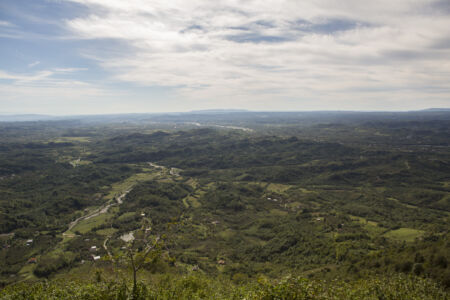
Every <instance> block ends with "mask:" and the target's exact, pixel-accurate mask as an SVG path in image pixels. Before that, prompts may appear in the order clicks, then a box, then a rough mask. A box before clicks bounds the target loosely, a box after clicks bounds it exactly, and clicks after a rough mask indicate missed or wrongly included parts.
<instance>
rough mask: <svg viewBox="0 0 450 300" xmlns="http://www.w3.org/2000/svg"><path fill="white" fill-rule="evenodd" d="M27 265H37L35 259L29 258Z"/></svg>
mask: <svg viewBox="0 0 450 300" xmlns="http://www.w3.org/2000/svg"><path fill="white" fill-rule="evenodd" d="M28 263H29V264H35V263H37V259H36V257H32V258H30V259H29V260H28Z"/></svg>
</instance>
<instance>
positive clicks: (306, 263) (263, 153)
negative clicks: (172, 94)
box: [0, 112, 450, 299]
mask: <svg viewBox="0 0 450 300" xmlns="http://www.w3.org/2000/svg"><path fill="white" fill-rule="evenodd" d="M147 118H149V117H148V116H147ZM114 120H115V119H114ZM199 123H201V124H199ZM199 126H200V128H198V127H199ZM448 128H450V114H449V113H448V112H447V113H444V112H439V113H436V112H429V113H426V112H423V113H411V114H404V115H399V114H366V115H364V114H349V113H343V114H342V115H341V116H339V114H330V115H326V114H319V115H314V114H310V115H308V114H293V113H286V114H285V115H284V116H283V115H282V114H279V113H273V114H270V113H264V114H263V113H260V114H259V115H258V114H257V113H235V114H226V113H220V114H215V115H214V114H204V115H202V114H192V115H186V116H153V117H151V118H150V119H146V118H145V116H139V120H133V122H128V123H127V122H126V123H113V122H111V120H107V122H97V123H93V122H92V121H86V120H83V119H82V120H75V121H74V120H71V121H41V122H16V123H0V136H1V139H0V243H1V246H2V249H1V250H0V280H1V285H2V286H4V287H5V289H4V290H3V292H2V293H3V294H0V295H1V296H2V297H5V298H8V297H10V298H11V299H17V298H19V297H23V298H24V299H28V298H30V297H31V295H34V297H35V298H36V299H42V298H45V297H47V298H49V299H51V297H55V296H49V295H61V296H60V297H66V296H67V295H69V294H70V295H76V296H74V297H75V299H76V297H78V298H80V299H85V298H87V299H96V298H102V299H110V298H111V299H116V298H118V299H126V297H128V296H129V295H130V293H131V294H133V293H138V292H139V293H141V294H140V295H141V296H142V297H143V299H144V298H149V299H152V298H158V297H159V298H162V299H165V298H167V299H169V298H170V295H172V297H175V298H176V297H178V298H180V297H181V298H182V297H184V298H186V299H192V298H195V297H197V298H213V297H216V296H217V298H233V297H234V298H245V297H246V298H250V299H251V298H255V299H273V298H277V297H278V298H282V297H285V298H286V297H287V298H295V297H297V299H308V297H313V298H314V297H315V298H318V299H348V298H349V297H350V298H352V297H353V298H358V297H359V298H367V299H379V298H380V297H381V298H380V299H414V298H416V299H426V297H428V298H429V299H440V298H441V299H446V298H445V297H448V294H447V291H448V288H450V266H449V262H450V251H449V248H450V236H449V232H448V230H449V225H448V224H449V214H450V193H449V189H450V152H449V148H448V147H449V145H448V142H449V139H448V138H449V136H448ZM93 246H95V248H92V247H93ZM147 250H148V253H147V254H148V255H147V254H145V257H144V255H143V253H144V252H146V251H147ZM94 256H96V257H99V258H100V259H96V260H95V261H94V260H93V258H92V257H94ZM130 257H131V258H133V259H131V258H130ZM132 263H133V264H136V265H135V266H134V267H135V268H134V269H135V270H137V269H139V271H138V272H136V273H137V276H138V281H143V282H144V283H142V284H140V285H137V286H135V288H134V289H133V288H131V286H132V284H131V283H129V282H130V280H131V279H130V278H132V276H131V274H132V273H130V266H131V264H132ZM138 265H139V268H137V266H138ZM141 267H142V268H141ZM83 274H91V275H90V276H91V281H83V280H82V279H84V278H85V275H83ZM402 274H403V275H402ZM130 276H131V277H130ZM214 278H220V279H214ZM282 278H285V279H282ZM286 278H291V279H286ZM299 278H303V279H299ZM305 278H308V279H305ZM421 278H427V279H421ZM43 279H50V282H47V281H46V283H41V281H42V280H43ZM281 279H282V280H281ZM334 279H336V280H338V281H333V280H334ZM68 280H73V281H74V283H71V284H69V283H67V282H68ZM280 280H281V281H280ZM24 281H25V282H36V283H35V285H33V287H32V288H31V289H28V290H26V289H24V286H23V285H21V284H17V283H18V282H24ZM97 281H98V282H97ZM94 282H95V283H94ZM228 283H229V284H228ZM64 293H66V294H64ZM171 293H172V294H171ZM216 293H217V294H216ZM277 293H278V294H277ZM311 293H313V294H311ZM396 293H397V294H396ZM19 295H22V296H19ZM83 295H85V296H83ZM86 295H88V296H86ZM127 295H128V296H127ZM144 295H145V296H144ZM424 295H427V296H426V297H425V296H424ZM135 296H136V295H135ZM83 297H84V298H83ZM89 297H91V298H89ZM121 297H122V298H121ZM164 297H165V298H164ZM376 297H378V298H376ZM383 297H384V298H383ZM402 297H403V298H402ZM439 297H440V298H439ZM135 298H136V297H135ZM19 299H20V298H19ZM55 299H56V298H55Z"/></svg>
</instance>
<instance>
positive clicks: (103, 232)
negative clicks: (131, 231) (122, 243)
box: [95, 228, 117, 236]
mask: <svg viewBox="0 0 450 300" xmlns="http://www.w3.org/2000/svg"><path fill="white" fill-rule="evenodd" d="M116 232H117V229H116V228H105V229H100V230H97V231H96V232H95V233H97V234H100V235H106V236H108V235H113V234H114V233H116Z"/></svg>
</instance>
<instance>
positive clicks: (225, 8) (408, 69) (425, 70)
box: [66, 0, 450, 109]
mask: <svg viewBox="0 0 450 300" xmlns="http://www.w3.org/2000/svg"><path fill="white" fill-rule="evenodd" d="M70 1H72V2H78V3H81V4H84V5H86V6H87V7H89V8H90V15H88V16H84V17H79V18H75V19H71V20H68V21H67V24H66V25H67V27H68V28H69V29H70V30H71V31H72V32H73V33H74V34H75V35H77V36H78V37H80V38H84V39H117V40H119V41H123V42H124V44H126V46H127V48H126V51H125V50H124V51H120V49H114V51H111V52H103V53H96V52H88V53H87V55H89V57H93V58H95V59H96V60H97V61H98V62H99V64H100V65H101V66H103V67H104V68H105V69H106V70H109V71H111V72H112V74H113V76H114V78H116V79H117V80H120V81H126V82H132V83H137V84H139V85H144V86H155V85H156V86H169V87H177V90H178V92H179V95H180V96H182V97H184V99H187V101H189V100H191V101H200V102H201V103H205V105H208V103H209V105H211V106H214V105H216V104H222V103H223V101H231V100H230V99H233V100H232V101H235V102H236V105H237V106H253V107H252V108H258V101H265V102H267V103H268V102H270V101H272V103H274V104H277V105H284V106H286V108H289V107H292V108H293V109H302V108H303V107H315V108H317V109H319V108H320V107H323V108H329V107H328V106H327V105H330V103H333V106H332V107H330V108H339V107H341V106H345V105H347V104H349V105H350V104H353V105H354V107H355V109H358V108H367V109H368V108H371V107H374V106H377V103H381V102H382V101H381V102H376V101H375V100H370V99H379V98H380V97H383V99H385V102H386V103H388V102H389V103H391V106H390V107H394V106H395V107H397V106H398V107H400V106H402V105H404V106H405V108H411V107H413V108H422V107H427V106H434V105H436V104H445V103H447V104H446V105H444V106H449V105H450V103H449V102H445V101H446V100H445V99H450V97H449V96H450V93H449V88H450V87H449V84H448V83H449V82H450V51H449V50H450V47H447V48H446V47H436V46H435V45H437V44H438V43H441V44H442V43H443V42H442V41H444V42H445V41H449V40H450V18H449V16H448V15H446V14H442V13H438V12H437V11H436V10H433V9H431V7H432V5H433V3H435V2H436V1H431V0H423V1H416V0H397V1H390V0H389V1H388V0H379V1H360V0H345V1H335V0H310V1H294V0H283V1H280V0H278V1H274V0H259V1H256V0H248V1H237V0H229V1H221V2H216V1H207V0H192V1H185V0H176V1H163V0H153V1H147V0H129V1H121V0H70ZM427 8H430V9H427ZM444 44H445V43H444ZM130 48H131V50H130ZM262 99H264V100H262ZM287 99H294V100H295V99H297V101H298V102H295V101H294V102H293V101H288V100H287ZM280 101H285V102H284V103H282V102H280ZM308 101H309V102H308ZM405 101H409V103H407V102H405ZM443 101H444V103H443ZM447 101H449V100H447ZM296 103H297V104H296ZM322 104H323V105H322ZM265 105H266V104H265ZM321 105H322V106H321ZM263 107H264V106H263Z"/></svg>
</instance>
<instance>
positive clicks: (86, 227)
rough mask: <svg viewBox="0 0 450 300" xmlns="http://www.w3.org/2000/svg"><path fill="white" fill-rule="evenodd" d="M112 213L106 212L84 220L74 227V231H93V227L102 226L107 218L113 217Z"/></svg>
mask: <svg viewBox="0 0 450 300" xmlns="http://www.w3.org/2000/svg"><path fill="white" fill-rule="evenodd" d="M111 216H112V215H111V214H110V213H104V214H101V215H98V216H96V217H93V218H90V219H87V220H83V221H81V222H80V223H78V224H77V226H75V227H74V228H72V232H77V231H78V232H80V233H83V234H84V233H87V232H89V231H91V230H92V229H93V228H95V227H97V226H100V225H102V224H104V223H105V222H106V220H107V219H108V218H109V217H111Z"/></svg>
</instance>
